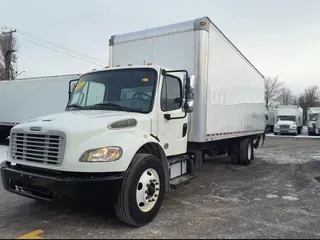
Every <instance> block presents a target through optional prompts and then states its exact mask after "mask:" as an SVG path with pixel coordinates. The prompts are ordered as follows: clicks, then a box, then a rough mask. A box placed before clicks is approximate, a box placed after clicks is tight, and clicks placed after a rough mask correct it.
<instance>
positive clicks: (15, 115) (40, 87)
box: [0, 74, 80, 139]
mask: <svg viewBox="0 0 320 240" xmlns="http://www.w3.org/2000/svg"><path fill="white" fill-rule="evenodd" d="M79 77H80V74H70V75H58V76H46V77H36V78H25V79H16V80H10V81H9V80H6V81H0V139H4V138H7V137H8V135H9V134H10V129H11V128H12V127H13V126H15V125H17V124H19V123H22V122H24V121H27V120H30V119H31V118H36V117H40V116H43V115H46V114H51V113H57V112H61V111H63V110H64V109H65V107H66V104H67V103H68V86H69V81H71V80H76V79H79Z"/></svg>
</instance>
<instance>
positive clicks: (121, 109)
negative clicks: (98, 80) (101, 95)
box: [94, 102, 132, 112]
mask: <svg viewBox="0 0 320 240" xmlns="http://www.w3.org/2000/svg"><path fill="white" fill-rule="evenodd" d="M94 106H110V107H115V108H116V109H118V110H120V111H128V112H130V111H132V109H130V108H127V107H124V106H121V105H119V104H116V103H107V102H105V103H98V104H95V105H94Z"/></svg>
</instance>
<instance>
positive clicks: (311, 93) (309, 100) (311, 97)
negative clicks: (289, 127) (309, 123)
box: [298, 85, 320, 120]
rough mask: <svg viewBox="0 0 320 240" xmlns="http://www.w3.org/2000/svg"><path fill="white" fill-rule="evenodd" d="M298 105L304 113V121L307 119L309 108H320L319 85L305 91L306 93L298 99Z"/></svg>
mask: <svg viewBox="0 0 320 240" xmlns="http://www.w3.org/2000/svg"><path fill="white" fill-rule="evenodd" d="M298 103H299V105H300V107H302V108H303V111H304V119H305V120H306V119H307V118H306V117H307V109H308V107H316V106H319V103H320V90H319V87H318V86H317V85H314V86H310V87H307V88H305V89H304V92H303V93H302V94H300V96H299V97H298Z"/></svg>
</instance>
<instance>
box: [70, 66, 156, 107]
mask: <svg viewBox="0 0 320 240" xmlns="http://www.w3.org/2000/svg"><path fill="white" fill-rule="evenodd" d="M156 81H157V71H156V70H154V69H152V68H132V69H119V70H118V69H117V70H108V71H99V72H92V73H88V74H85V75H83V76H82V77H81V78H80V79H79V82H78V83H77V86H76V87H75V89H74V91H73V94H72V97H71V99H70V101H69V104H68V106H67V110H70V109H78V110H98V109H99V110H116V111H130V112H141V113H148V112H151V110H152V106H153V99H154V91H155V86H156Z"/></svg>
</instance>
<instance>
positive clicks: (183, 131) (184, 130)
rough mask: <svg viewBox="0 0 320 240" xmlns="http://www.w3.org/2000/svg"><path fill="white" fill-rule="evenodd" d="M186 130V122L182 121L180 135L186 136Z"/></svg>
mask: <svg viewBox="0 0 320 240" xmlns="http://www.w3.org/2000/svg"><path fill="white" fill-rule="evenodd" d="M187 130H188V124H187V123H184V124H183V126H182V137H185V136H186V134H187Z"/></svg>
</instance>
